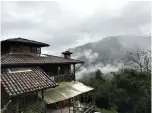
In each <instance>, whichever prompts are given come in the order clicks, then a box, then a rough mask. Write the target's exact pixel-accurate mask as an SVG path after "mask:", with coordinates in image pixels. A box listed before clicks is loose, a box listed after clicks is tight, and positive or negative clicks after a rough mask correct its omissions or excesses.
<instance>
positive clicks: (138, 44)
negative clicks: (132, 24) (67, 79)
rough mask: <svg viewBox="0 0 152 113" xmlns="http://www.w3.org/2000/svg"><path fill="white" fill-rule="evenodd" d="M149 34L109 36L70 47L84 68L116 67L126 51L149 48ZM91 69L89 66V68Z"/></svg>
mask: <svg viewBox="0 0 152 113" xmlns="http://www.w3.org/2000/svg"><path fill="white" fill-rule="evenodd" d="M150 43H151V38H150V36H129V35H123V36H110V37H106V38H103V39H102V40H100V41H98V42H94V43H87V44H85V45H82V46H78V47H76V48H70V49H69V50H70V51H72V52H73V53H74V54H73V57H74V58H76V59H80V60H83V61H85V65H84V67H85V68H88V67H90V66H91V67H92V66H94V68H100V67H105V66H109V67H108V69H109V68H110V67H111V66H114V67H118V64H120V62H122V58H124V57H125V54H126V53H127V52H135V51H137V50H143V49H145V50H150V46H151V44H150ZM90 69H91V68H90Z"/></svg>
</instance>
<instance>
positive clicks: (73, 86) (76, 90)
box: [38, 81, 93, 104]
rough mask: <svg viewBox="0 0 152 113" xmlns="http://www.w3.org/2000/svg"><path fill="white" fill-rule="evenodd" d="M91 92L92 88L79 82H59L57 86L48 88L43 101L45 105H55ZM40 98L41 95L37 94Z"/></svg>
mask: <svg viewBox="0 0 152 113" xmlns="http://www.w3.org/2000/svg"><path fill="white" fill-rule="evenodd" d="M91 90H93V88H92V87H89V86H86V85H84V84H83V83H81V82H78V81H73V82H61V83H59V86H57V87H55V88H53V89H52V88H50V89H48V90H46V91H45V92H44V101H45V102H46V103H47V104H51V103H56V102H59V101H62V100H66V99H69V98H72V97H75V96H77V95H80V94H82V93H85V92H89V91H91ZM38 96H39V97H41V93H38Z"/></svg>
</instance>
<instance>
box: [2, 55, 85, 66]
mask: <svg viewBox="0 0 152 113" xmlns="http://www.w3.org/2000/svg"><path fill="white" fill-rule="evenodd" d="M72 63H75V64H76V63H83V61H79V60H74V59H66V58H64V57H58V56H52V55H45V56H38V55H35V54H27V53H26V54H21V53H12V54H11V53H9V54H6V55H2V56H1V65H2V67H3V66H5V65H24V64H29V65H31V64H72Z"/></svg>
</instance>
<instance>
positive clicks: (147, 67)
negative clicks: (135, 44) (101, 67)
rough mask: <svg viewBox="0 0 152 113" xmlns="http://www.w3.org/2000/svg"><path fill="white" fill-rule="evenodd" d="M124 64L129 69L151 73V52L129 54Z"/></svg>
mask: <svg viewBox="0 0 152 113" xmlns="http://www.w3.org/2000/svg"><path fill="white" fill-rule="evenodd" d="M124 61H125V62H124V64H125V66H126V67H127V68H131V69H135V70H139V71H141V72H143V71H144V72H146V73H151V51H149V50H147V51H145V50H143V51H137V52H136V53H133V52H128V53H127V55H126V57H125V59H124Z"/></svg>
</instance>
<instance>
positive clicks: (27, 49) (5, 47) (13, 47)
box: [1, 43, 41, 54]
mask: <svg viewBox="0 0 152 113" xmlns="http://www.w3.org/2000/svg"><path fill="white" fill-rule="evenodd" d="M1 47H2V48H1V52H2V54H5V53H9V52H21V53H37V54H40V53H41V48H40V47H35V46H29V45H23V44H7V43H5V44H2V46H1Z"/></svg>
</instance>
